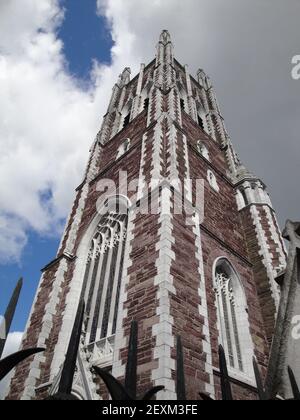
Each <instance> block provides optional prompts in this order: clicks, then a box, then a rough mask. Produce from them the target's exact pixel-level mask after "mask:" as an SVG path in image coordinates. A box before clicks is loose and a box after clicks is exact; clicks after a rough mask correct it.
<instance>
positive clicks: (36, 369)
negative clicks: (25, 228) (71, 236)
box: [21, 259, 68, 400]
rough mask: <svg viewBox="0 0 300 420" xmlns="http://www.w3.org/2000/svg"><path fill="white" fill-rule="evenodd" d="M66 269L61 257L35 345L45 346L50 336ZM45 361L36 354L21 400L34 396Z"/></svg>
mask: <svg viewBox="0 0 300 420" xmlns="http://www.w3.org/2000/svg"><path fill="white" fill-rule="evenodd" d="M67 269H68V263H67V261H66V259H62V260H61V261H60V263H59V266H58V269H57V271H56V274H55V278H54V281H53V286H52V291H51V294H50V296H49V301H48V303H47V305H46V306H45V314H44V317H43V320H42V329H41V332H40V334H39V338H38V342H37V347H46V341H47V339H48V338H49V336H50V333H51V330H52V328H53V325H54V324H53V316H54V315H55V314H56V307H57V305H58V303H59V302H60V298H59V296H60V293H61V292H62V284H63V282H64V280H65V273H66V271H67ZM42 362H45V357H44V356H43V355H40V354H38V355H36V356H35V357H34V359H33V361H32V363H31V364H30V370H29V375H28V377H27V379H26V382H25V389H24V392H23V394H22V397H21V399H22V400H28V399H29V400H30V399H32V398H33V397H34V396H35V387H36V381H37V380H38V379H39V378H40V374H41V370H40V363H42Z"/></svg>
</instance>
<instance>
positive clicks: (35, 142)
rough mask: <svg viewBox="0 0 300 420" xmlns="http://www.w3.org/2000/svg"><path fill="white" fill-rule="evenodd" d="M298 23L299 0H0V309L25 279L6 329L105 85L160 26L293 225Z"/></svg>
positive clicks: (81, 163) (82, 156)
mask: <svg viewBox="0 0 300 420" xmlns="http://www.w3.org/2000/svg"><path fill="white" fill-rule="evenodd" d="M299 16H300V2H299V0H285V1H282V0H226V1H224V0H185V1H181V0H152V1H151V2H150V1H149V0H98V1H96V0H64V1H63V0H61V1H59V0H22V1H20V0H0V92H1V95H0V179H1V183H0V314H3V313H4V310H5V306H6V305H7V303H8V300H9V296H10V294H11V293H12V291H13V288H14V286H15V284H16V282H17V280H18V278H19V277H20V276H23V277H24V288H23V291H22V295H21V299H20V303H19V306H18V309H17V313H16V317H15V320H14V324H13V326H12V331H13V332H16V333H20V332H22V331H24V328H25V324H26V321H27V317H28V314H29V310H30V307H31V304H32V300H33V297H34V294H35V290H36V287H37V284H38V281H39V277H40V270H41V268H42V267H43V266H45V265H46V264H47V263H49V262H50V261H51V260H52V259H53V258H54V257H55V254H56V251H57V247H58V243H59V240H60V235H61V233H62V229H63V226H64V222H65V218H66V217H67V215H68V212H69V211H70V207H71V204H72V200H73V198H74V190H75V188H76V186H77V185H79V184H80V181H81V179H82V175H83V171H84V168H85V165H86V162H87V159H88V151H89V147H90V145H91V144H92V142H93V140H94V138H95V136H96V134H97V132H98V130H99V128H100V125H101V120H102V116H103V115H104V114H105V111H106V107H107V104H108V101H109V98H110V94H111V89H112V87H113V85H114V83H115V82H116V80H117V77H118V75H119V74H120V73H121V71H122V70H123V68H125V67H127V66H130V67H131V68H132V73H133V75H134V74H135V73H136V72H137V71H138V69H139V66H140V63H142V62H144V63H147V62H148V61H150V60H151V59H152V58H153V57H154V54H155V45H156V43H157V41H158V37H159V34H160V32H161V30H162V29H169V31H170V32H171V35H172V38H173V42H174V45H175V55H176V58H177V59H178V60H179V61H180V62H182V64H189V66H190V72H191V73H192V74H194V75H195V74H196V71H197V69H198V68H203V69H204V70H205V71H206V72H207V73H208V74H209V75H210V77H211V79H212V81H213V84H214V86H215V89H216V93H217V97H218V100H219V102H220V105H221V109H222V112H223V116H224V118H225V122H226V125H227V128H228V131H229V133H230V135H231V138H232V141H233V143H234V145H235V146H236V149H237V151H238V153H239V155H240V157H241V159H242V160H243V162H244V163H245V164H246V166H247V167H248V168H249V169H250V170H251V171H252V172H254V173H256V174H257V175H258V176H260V177H261V178H262V179H263V180H264V181H265V183H266V184H267V185H268V187H269V192H270V194H271V197H272V200H273V204H274V207H275V209H276V210H277V213H278V218H279V221H280V224H281V226H282V227H283V225H284V222H285V220H286V219H287V218H291V219H294V220H296V219H299V218H300V194H299V187H298V178H299V169H298V168H299V162H298V161H299V154H300V153H299V152H300V142H299V132H300V119H299V109H300V99H299V98H300V95H299V93H300V80H299V81H296V80H293V79H292V77H291V71H292V64H291V61H292V58H293V56H295V55H299V54H300V44H299V39H300V37H299V35H300V26H299ZM19 337H20V334H15V335H14V336H12V338H11V341H13V342H15V347H17V345H18V343H19ZM14 339H15V340H14ZM12 347H13V346H10V348H12Z"/></svg>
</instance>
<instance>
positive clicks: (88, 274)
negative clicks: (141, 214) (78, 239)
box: [82, 210, 128, 344]
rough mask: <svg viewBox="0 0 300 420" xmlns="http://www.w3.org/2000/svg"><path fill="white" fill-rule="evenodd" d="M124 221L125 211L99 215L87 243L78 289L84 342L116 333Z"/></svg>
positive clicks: (125, 231)
mask: <svg viewBox="0 0 300 420" xmlns="http://www.w3.org/2000/svg"><path fill="white" fill-rule="evenodd" d="M127 220H128V216H127V213H126V214H120V213H119V212H118V210H116V211H112V212H108V213H107V214H106V215H104V216H103V217H102V218H101V220H100V222H99V224H98V226H97V229H96V232H95V234H94V236H93V238H92V240H91V243H90V249H89V253H88V258H87V263H86V270H85V275H84V281H83V290H82V295H83V296H84V298H85V301H86V315H87V320H86V342H87V344H91V343H95V342H98V341H99V340H102V339H104V338H107V337H110V336H113V335H114V334H115V332H116V326H117V316H118V305H119V298H120V288H121V280H122V272H123V263H124V253H125V243H126V236H127Z"/></svg>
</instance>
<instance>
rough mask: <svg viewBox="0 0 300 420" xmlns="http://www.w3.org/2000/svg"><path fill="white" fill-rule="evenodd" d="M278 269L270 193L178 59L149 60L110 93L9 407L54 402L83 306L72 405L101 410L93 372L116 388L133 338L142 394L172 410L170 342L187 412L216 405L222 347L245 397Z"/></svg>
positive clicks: (167, 41) (280, 257)
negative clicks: (39, 350) (208, 402)
mask: <svg viewBox="0 0 300 420" xmlns="http://www.w3.org/2000/svg"><path fill="white" fill-rule="evenodd" d="M285 264H286V252H285V248H284V243H283V240H282V237H281V234H280V231H279V228H278V224H277V220H276V215H275V212H274V209H273V206H272V203H271V200H270V197H269V195H268V193H267V189H266V186H265V185H264V183H263V182H262V181H261V180H259V179H258V178H257V177H256V176H255V175H253V174H251V173H250V172H249V171H248V170H247V169H246V168H245V167H244V166H243V165H242V163H241V161H240V159H239V157H238V156H237V154H236V152H235V150H234V147H233V144H232V142H231V139H230V137H229V135H228V133H227V130H226V128H225V123H224V119H223V117H222V114H221V111H220V108H219V105H218V102H217V99H216V94H215V91H214V88H213V86H212V83H211V81H210V79H209V77H208V76H207V75H206V74H205V73H204V71H203V70H199V71H198V72H197V76H196V77H195V78H194V77H192V76H191V75H190V74H189V70H188V67H187V66H182V65H181V64H180V63H179V62H178V61H177V60H176V59H175V57H174V47H173V43H172V40H171V37H170V34H169V32H168V31H166V30H165V31H163V32H162V34H161V35H160V38H159V42H158V45H157V51H156V57H155V59H154V60H153V61H152V62H150V63H149V64H148V65H144V64H142V65H141V68H140V72H139V74H138V75H137V76H135V77H134V78H132V79H131V71H130V69H129V68H126V69H125V70H124V71H123V73H122V74H121V75H120V77H119V79H118V81H117V83H116V84H115V86H114V87H113V91H112V96H111V100H110V103H109V106H108V110H107V113H106V115H105V116H104V118H103V123H102V127H101V130H100V132H99V133H98V135H97V137H96V139H95V141H94V143H93V145H92V148H91V154H90V159H89V162H88V165H87V169H86V172H85V176H84V180H83V182H82V184H81V185H79V186H78V188H77V189H76V198H75V201H74V204H73V208H72V210H71V213H70V216H69V219H68V221H67V224H66V228H65V232H64V234H63V237H62V241H61V244H60V247H59V250H58V253H57V256H56V258H55V260H54V261H52V262H51V263H50V264H49V265H47V267H45V268H44V269H43V274H42V278H41V282H40V285H39V287H38V291H37V294H36V298H35V301H34V303H33V307H32V312H31V315H30V318H29V321H28V325H27V328H26V332H25V335H24V339H23V347H36V346H38V347H45V348H46V352H45V353H43V354H42V355H36V356H35V357H34V358H32V359H31V360H30V359H29V361H27V362H25V363H23V364H22V365H21V366H20V367H18V368H17V369H16V372H15V375H14V378H13V379H12V381H11V386H10V391H9V394H8V399H42V398H45V397H46V396H48V395H49V394H51V393H54V392H55V387H56V385H57V383H58V380H59V376H60V374H61V367H62V364H63V361H64V356H65V353H66V350H67V344H68V341H69V338H70V334H71V330H72V325H73V322H74V318H75V315H76V310H77V306H78V303H79V300H80V298H81V297H84V299H85V303H86V313H85V322H84V330H83V332H82V341H81V346H80V351H79V354H78V369H77V370H78V372H77V376H76V378H75V380H74V394H75V395H76V396H78V397H79V398H82V399H101V398H107V395H106V394H105V392H104V391H103V386H102V384H101V383H99V380H98V379H97V378H96V377H95V376H94V375H93V371H92V369H91V367H92V366H95V365H96V366H99V367H102V368H106V369H108V370H110V371H112V373H113V375H114V376H115V377H117V378H121V379H122V378H123V377H124V375H125V363H126V357H127V354H126V352H127V346H128V340H129V332H130V326H131V323H132V321H133V320H135V321H137V322H138V325H139V344H138V348H139V358H138V389H139V393H140V394H142V393H143V391H146V390H147V389H149V387H150V386H156V385H162V386H164V387H165V390H164V391H162V392H161V393H160V394H159V398H161V399H167V400H174V399H176V389H175V369H176V337H177V336H178V335H180V336H181V338H182V344H183V348H184V369H185V375H186V387H187V394H188V398H189V399H198V398H199V392H200V391H202V392H206V393H209V394H210V395H211V396H212V397H214V398H218V396H219V395H220V379H219V366H218V345H219V344H222V345H223V346H224V349H225V353H226V357H227V362H228V365H229V374H230V376H231V377H232V379H233V381H234V394H235V398H236V399H243V398H252V399H253V398H255V397H256V393H255V388H254V387H255V381H254V374H253V369H252V358H253V356H255V357H256V358H257V360H258V363H259V365H260V367H261V368H262V370H264V368H265V367H266V364H267V361H268V356H269V348H270V342H271V340H272V335H273V331H274V323H275V315H276V311H277V306H278V300H279V292H278V287H277V284H276V281H275V279H276V277H277V275H278V273H279V272H280V271H282V269H284V267H285Z"/></svg>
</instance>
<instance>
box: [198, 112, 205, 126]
mask: <svg viewBox="0 0 300 420" xmlns="http://www.w3.org/2000/svg"><path fill="white" fill-rule="evenodd" d="M198 124H199V127H201V128H202V130H204V123H203V119H202V118H201V117H200V115H198Z"/></svg>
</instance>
